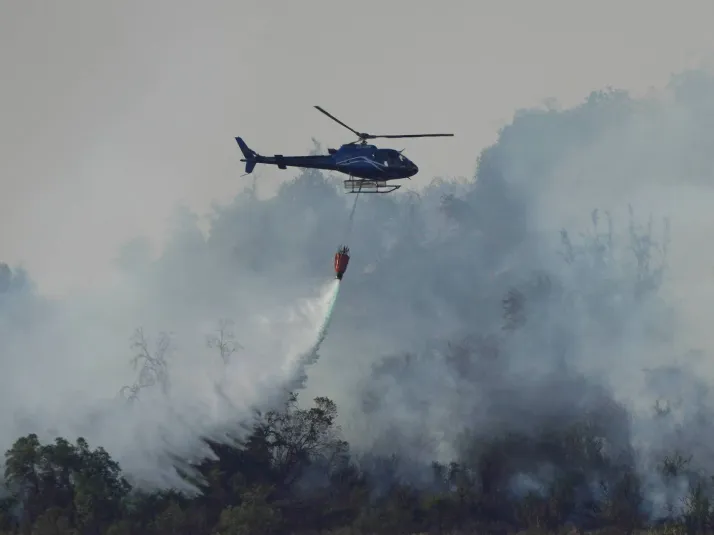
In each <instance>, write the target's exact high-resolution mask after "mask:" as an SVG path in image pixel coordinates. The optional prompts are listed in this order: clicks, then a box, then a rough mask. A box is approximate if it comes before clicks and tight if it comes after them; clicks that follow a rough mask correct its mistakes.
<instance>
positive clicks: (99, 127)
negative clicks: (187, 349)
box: [0, 0, 714, 293]
mask: <svg viewBox="0 0 714 535" xmlns="http://www.w3.org/2000/svg"><path fill="white" fill-rule="evenodd" d="M0 13H2V16H0V67H1V68H2V83H1V84H0V118H1V120H0V180H2V182H1V184H2V193H0V260H4V261H7V262H10V263H13V264H14V263H23V264H24V265H25V266H26V267H27V268H28V269H29V270H30V272H31V275H32V277H33V278H34V279H35V280H36V281H37V282H38V283H39V286H40V289H41V290H42V291H44V292H50V293H63V292H65V291H67V290H68V289H69V288H72V287H76V286H85V285H88V284H92V283H94V282H98V281H100V280H101V279H102V277H103V276H105V275H106V273H107V268H108V267H109V265H110V263H111V261H112V259H113V258H114V257H115V256H116V254H117V248H118V246H119V245H120V244H121V243H122V242H124V241H126V240H127V239H130V238H132V237H134V236H136V235H139V234H142V235H147V236H149V237H151V238H152V239H155V240H159V239H161V237H162V235H163V233H164V231H165V225H166V221H167V218H168V216H169V215H170V211H171V208H172V207H173V206H174V205H175V204H176V203H177V202H184V203H187V204H188V205H189V206H191V207H193V208H195V209H197V210H200V211H205V210H206V209H207V208H208V207H209V206H210V203H211V202H212V201H214V200H217V201H219V202H224V201H227V200H228V199H229V198H230V197H231V196H232V195H234V194H235V192H237V191H238V190H240V189H241V188H242V186H243V185H245V184H246V183H249V181H250V179H248V178H240V175H241V174H242V172H243V166H242V164H241V162H240V161H239V159H240V157H241V156H240V153H239V151H238V149H237V147H236V145H235V142H234V140H233V137H234V136H236V135H241V136H243V137H244V138H245V139H246V141H247V142H248V144H249V145H250V146H251V147H252V148H254V149H255V150H257V151H258V152H264V153H267V154H273V153H276V152H277V153H282V154H299V153H303V152H305V151H307V150H309V149H310V148H311V146H312V142H311V137H316V138H317V139H318V140H320V141H321V142H323V143H329V144H330V145H331V146H337V145H339V144H340V143H342V142H347V141H351V140H352V137H351V134H350V132H348V131H346V130H344V129H343V128H342V127H340V126H339V125H337V124H335V123H333V122H331V121H330V120H329V119H327V118H326V117H324V116H322V115H321V114H319V113H318V112H317V111H316V110H314V109H313V108H312V106H313V105H315V104H319V105H322V106H323V107H325V108H326V109H328V110H329V111H331V112H332V113H334V114H335V115H336V116H337V117H339V118H340V119H342V120H343V121H345V122H347V123H348V124H350V125H352V126H353V127H354V128H356V129H357V130H362V131H365V130H366V131H370V132H373V133H420V132H453V133H454V134H455V135H456V137H455V138H452V139H433V140H404V141H400V140H397V143H396V145H398V147H397V148H400V149H401V148H405V149H406V153H407V154H408V155H409V156H410V158H412V159H413V160H414V161H416V163H417V164H418V165H419V166H420V169H421V172H420V175H418V176H417V177H416V178H415V179H414V180H413V181H412V182H411V184H409V186H414V187H416V186H418V185H420V184H423V183H424V182H426V181H428V180H430V179H431V178H432V177H433V176H436V175H442V176H471V175H472V174H473V172H474V166H475V160H476V157H477V155H478V152H479V151H480V150H481V149H482V148H483V147H484V146H486V145H488V144H490V143H492V142H493V141H494V140H495V137H496V135H497V132H498V129H499V128H500V127H501V126H503V125H504V124H505V123H507V122H508V121H509V120H510V119H511V117H512V114H513V112H514V111H515V110H516V109H517V108H519V107H528V106H533V105H537V104H539V103H540V102H542V101H543V100H544V99H546V98H549V97H555V98H557V99H558V100H559V101H560V102H561V103H562V104H563V105H571V104H573V103H575V102H577V101H580V100H581V99H583V98H584V97H585V96H586V95H587V94H588V93H589V92H590V91H592V90H594V89H598V88H601V87H605V86H608V85H610V86H615V87H621V88H627V89H630V90H632V91H633V92H637V93H641V92H644V91H647V89H648V88H650V87H652V86H656V87H661V86H662V85H664V84H665V83H666V82H667V80H668V78H669V76H670V74H671V73H672V72H676V71H680V70H682V69H684V68H686V67H690V66H695V65H700V64H701V63H702V62H706V61H708V60H710V59H711V58H712V56H714V40H713V39H712V38H711V28H710V26H711V20H712V19H713V16H714V4H712V3H711V1H709V0H689V1H686V2H658V3H653V2H646V1H639V0H637V1H635V0H629V1H628V2H621V1H617V2H616V1H614V0H608V1H600V2H597V3H595V2H587V3H586V2H575V1H573V0H542V1H540V2H537V3H536V2H505V1H503V0H499V1H492V2H485V1H476V0H463V1H461V0H458V1H457V0H444V1H442V2H434V1H433V0H429V1H425V0H409V1H402V0H389V1H388V2H385V1H384V0H381V1H377V0H362V1H360V2H343V1H341V2H336V1H335V0H330V1H327V0H320V1H318V0H302V1H300V2H266V1H258V0H256V1H245V0H243V1H241V0H238V1H236V0H231V1H210V0H206V1H202V2H187V1H185V0H183V1H176V0H174V1H171V2H169V1H164V0H162V1H159V0H153V1H150V2H147V1H146V0H142V1H129V0H126V1H123V2H111V3H110V2H102V1H97V0H84V1H80V0H65V1H64V2H61V3H59V2H50V1H44V2H42V1H36V0H22V1H12V0H0ZM293 175H294V173H293V172H291V171H284V172H278V171H268V170H265V171H261V172H260V173H259V174H258V176H259V177H260V178H261V180H262V186H261V188H262V189H261V192H262V193H263V194H268V193H270V192H271V191H273V190H274V188H275V184H277V183H278V181H280V180H283V178H284V177H285V178H287V177H291V176H293ZM402 191H404V190H402Z"/></svg>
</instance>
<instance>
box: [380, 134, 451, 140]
mask: <svg viewBox="0 0 714 535" xmlns="http://www.w3.org/2000/svg"><path fill="white" fill-rule="evenodd" d="M369 137H370V138H371V139H374V138H378V137H383V138H391V139H395V138H403V137H454V134H404V135H389V136H387V135H384V136H369Z"/></svg>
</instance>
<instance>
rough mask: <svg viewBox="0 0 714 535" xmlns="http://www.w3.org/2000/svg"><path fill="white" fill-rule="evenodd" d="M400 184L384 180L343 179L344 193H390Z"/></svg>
mask: <svg viewBox="0 0 714 535" xmlns="http://www.w3.org/2000/svg"><path fill="white" fill-rule="evenodd" d="M399 188H401V186H399V185H397V184H387V181H386V180H369V179H360V180H354V179H350V180H345V193H391V192H393V191H396V190H398V189H399Z"/></svg>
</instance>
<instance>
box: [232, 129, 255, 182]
mask: <svg viewBox="0 0 714 535" xmlns="http://www.w3.org/2000/svg"><path fill="white" fill-rule="evenodd" d="M236 143H238V147H239V148H240V151H241V152H242V153H243V156H244V158H241V162H245V174H246V175H249V174H250V173H252V172H253V169H255V164H257V163H258V159H259V158H260V155H259V154H258V153H257V152H255V151H254V150H253V149H251V148H250V147H249V146H248V145H246V143H245V141H243V138H240V137H237V138H236Z"/></svg>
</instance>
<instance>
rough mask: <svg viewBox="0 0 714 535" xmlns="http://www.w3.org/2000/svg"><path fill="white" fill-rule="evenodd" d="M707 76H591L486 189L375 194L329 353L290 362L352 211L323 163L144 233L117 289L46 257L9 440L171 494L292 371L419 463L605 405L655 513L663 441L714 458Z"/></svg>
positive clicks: (23, 284)
mask: <svg viewBox="0 0 714 535" xmlns="http://www.w3.org/2000/svg"><path fill="white" fill-rule="evenodd" d="M712 90H714V80H712V78H711V77H709V76H708V75H707V74H705V73H700V72H693V73H685V74H683V75H680V76H676V77H674V78H673V79H672V82H671V84H670V86H668V87H667V88H666V90H664V91H662V92H660V93H659V94H656V95H652V96H648V97H647V98H643V99H634V98H632V97H630V96H628V95H627V94H626V93H623V92H617V91H614V92H594V93H593V94H591V95H590V96H589V97H588V98H587V99H586V100H585V101H584V102H583V103H582V104H581V105H580V106H577V107H575V108H572V109H566V110H558V109H550V108H548V109H533V110H521V111H518V112H517V113H516V114H515V116H514V119H513V122H512V123H511V124H509V125H508V126H507V127H505V128H504V129H503V130H502V132H501V133H500V136H499V139H498V141H497V142H496V143H495V144H494V145H493V146H491V147H489V148H487V149H485V150H484V151H482V152H481V154H480V155H479V158H478V169H477V172H476V175H475V177H474V180H471V181H465V182H457V181H445V180H434V181H433V182H432V184H431V185H429V186H428V187H426V188H425V189H424V190H422V191H420V192H419V193H418V195H409V194H405V193H402V190H400V191H399V192H396V193H394V194H391V195H360V199H359V202H360V209H359V210H357V211H356V212H355V213H354V216H353V217H354V226H353V227H352V232H351V236H350V243H349V246H350V248H351V250H352V251H354V252H355V256H354V258H352V259H351V262H350V270H349V273H348V274H347V276H346V277H345V281H344V284H343V285H342V286H343V287H342V288H341V289H340V290H339V291H340V307H339V309H338V311H337V312H336V313H335V314H334V317H332V319H331V323H330V335H329V337H327V338H325V339H324V342H323V343H322V344H321V346H320V349H319V351H320V356H321V358H320V360H319V361H317V362H315V363H314V365H312V366H311V367H309V368H305V369H304V370H301V373H298V374H297V375H293V371H294V367H295V366H297V363H298V362H299V360H296V359H299V356H301V355H305V354H306V352H307V353H309V352H310V351H312V350H313V349H314V343H315V340H316V339H318V337H319V332H320V329H321V328H322V327H323V326H322V321H323V320H324V318H325V317H328V316H329V313H328V311H330V310H331V308H332V306H333V304H334V299H336V295H337V291H338V288H339V286H338V285H337V283H335V284H334V285H329V286H328V287H327V288H326V287H325V286H324V283H325V280H326V279H327V278H330V277H331V276H332V273H331V269H330V268H331V262H330V259H331V258H332V255H333V254H334V248H335V247H336V246H337V245H339V244H340V243H341V241H342V238H343V236H342V235H341V234H342V232H343V230H344V226H343V225H344V223H345V222H346V221H349V220H350V215H349V214H350V211H351V209H352V206H351V203H352V202H353V201H354V199H353V198H352V197H349V196H346V195H344V194H343V193H342V192H341V190H340V184H341V178H340V177H332V176H326V175H323V174H321V173H318V172H314V171H306V172H303V173H301V174H300V175H299V176H298V177H297V178H296V179H295V180H293V181H291V182H289V183H286V184H285V185H283V186H282V187H281V188H280V190H279V192H278V193H277V195H276V196H275V197H272V198H269V199H265V200H261V199H258V198H257V197H256V196H255V194H254V192H253V191H252V190H250V189H247V190H245V191H243V192H241V193H240V194H238V195H237V196H236V197H235V198H234V199H233V200H232V201H231V202H230V203H228V204H227V205H225V206H222V207H216V208H215V211H214V213H213V214H212V219H211V224H210V229H209V231H208V233H207V235H204V234H203V233H202V232H201V231H200V230H199V227H198V223H197V218H196V216H195V215H194V214H191V213H190V212H189V211H187V210H178V211H177V217H176V220H175V228H174V231H173V232H172V234H171V238H170V240H168V242H167V243H166V244H165V247H164V248H163V250H162V251H161V254H159V255H158V256H157V257H154V256H152V254H151V251H149V249H148V248H147V246H146V245H145V244H143V243H142V241H141V240H140V239H137V241H136V242H134V243H132V244H129V245H127V247H126V248H125V249H124V250H123V251H122V254H121V256H120V262H119V268H120V270H121V277H120V278H119V279H118V280H117V282H116V285H115V286H114V287H110V288H106V289H105V290H104V291H102V292H95V293H92V294H90V295H73V296H70V297H68V298H66V299H62V300H54V301H51V300H48V299H45V298H43V297H42V296H41V295H37V294H36V292H34V290H33V289H32V285H31V282H30V281H31V278H32V274H31V273H30V274H24V273H22V272H18V271H15V270H13V271H12V272H9V271H8V270H5V271H2V272H0V291H2V294H0V329H1V332H0V355H1V356H0V358H2V365H3V374H2V376H1V378H0V382H2V384H0V387H2V388H0V396H3V397H2V398H0V403H1V404H2V406H3V407H4V409H3V411H2V413H0V414H1V416H0V445H1V446H3V447H7V446H9V445H10V444H11V443H12V441H13V440H14V439H15V438H16V437H17V436H18V435H19V434H21V433H27V432H30V431H35V432H39V433H40V434H42V433H45V434H55V433H59V434H63V435H68V436H74V435H77V434H84V435H85V436H86V437H87V438H88V439H89V440H90V441H92V442H96V443H101V444H102V445H105V446H106V447H107V449H108V450H109V451H110V453H112V455H114V456H116V457H117V458H118V459H119V460H120V462H122V465H123V466H124V467H125V468H126V469H127V470H129V471H130V473H132V474H133V475H134V476H135V477H139V478H141V479H142V480H144V481H147V482H149V483H150V484H153V485H165V484H169V483H171V482H175V477H174V475H173V471H172V469H171V467H170V464H169V463H168V461H167V457H166V454H167V452H168V453H171V454H176V455H184V456H188V457H191V456H193V457H200V456H201V455H206V454H207V452H205V451H203V450H202V449H201V446H200V444H201V443H200V441H199V440H198V437H199V436H200V435H206V434H211V435H212V436H221V435H222V434H227V433H230V432H231V426H232V425H234V424H235V422H236V421H237V420H239V419H240V417H241V414H242V412H243V413H245V414H247V413H248V411H249V410H250V408H251V407H252V406H254V405H255V404H260V403H265V402H267V400H269V399H271V396H272V395H273V393H275V392H277V391H278V389H280V388H282V387H283V386H285V384H286V383H285V381H288V380H290V379H291V378H294V377H296V376H299V377H301V381H300V386H303V385H304V388H305V389H306V391H307V392H306V395H310V396H311V395H326V396H328V397H331V398H332V399H334V400H335V401H336V403H337V404H338V407H339V409H340V415H341V416H340V417H341V419H342V422H341V423H342V426H343V428H344V430H345V435H346V436H345V438H346V439H347V440H348V441H349V442H350V444H351V447H352V448H353V450H354V451H355V452H357V453H361V454H365V455H366V454H375V455H376V454H379V455H386V454H390V453H393V452H399V453H400V454H401V455H402V456H404V457H405V458H409V459H410V461H413V463H415V466H418V465H420V464H426V463H427V462H429V461H430V460H434V459H437V460H440V461H443V462H448V461H450V460H455V459H459V458H464V457H468V456H469V455H473V454H474V453H473V451H474V449H479V448H481V449H484V448H487V446H488V445H487V440H488V437H493V436H496V435H499V434H504V433H517V434H521V435H523V436H526V437H531V438H537V437H538V436H540V434H541V433H543V432H544V431H543V430H554V429H555V430H559V429H565V428H568V426H572V425H579V424H580V423H581V422H582V420H583V419H584V418H586V417H587V419H589V420H588V421H589V422H590V424H589V425H592V426H593V429H595V430H596V432H597V436H598V437H600V439H602V441H603V442H604V443H606V444H607V449H608V451H611V452H619V453H618V454H619V455H622V456H623V458H628V459H632V462H633V463H635V464H636V465H637V469H638V470H640V471H641V472H642V473H643V474H654V475H652V476H651V477H649V479H648V484H649V485H651V492H650V498H651V500H652V503H653V508H655V507H658V506H657V505H656V504H657V503H660V501H661V500H660V497H661V496H664V495H665V494H666V492H665V490H666V489H665V484H664V483H663V482H662V481H660V479H659V476H656V474H655V471H654V469H653V467H652V466H651V464H652V463H653V462H654V459H655V458H657V456H658V455H660V454H661V453H662V452H666V451H674V450H677V451H686V452H691V453H692V454H693V455H694V459H695V463H697V466H698V467H701V468H703V469H709V470H713V469H714V459H712V458H711V455H710V454H709V453H708V452H707V451H705V450H704V449H703V447H702V446H701V445H702V444H705V443H707V442H708V441H709V440H708V439H709V438H711V429H710V428H709V427H707V426H705V425H703V424H701V422H702V421H703V420H702V418H703V417H704V416H706V415H709V414H711V410H712V407H713V406H712V399H711V394H710V393H709V385H710V383H711V381H712V379H713V378H714V374H713V373H712V368H711V366H710V365H709V364H708V361H707V359H706V358H705V356H706V355H707V353H708V352H709V350H710V346H711V340H710V336H711V335H710V331H711V329H710V328H709V326H708V322H707V318H708V303H709V302H710V297H711V296H712V295H714V285H712V282H711V281H712V280H713V279H712V275H713V273H712V266H714V257H713V255H712V254H710V253H709V248H708V247H707V243H708V237H709V236H708V232H709V229H711V228H714V220H712V219H714V215H712V212H711V210H710V206H711V204H712V201H714V195H713V193H712V185H711V184H712V172H713V170H714V150H712V149H713V148H714V146H712V143H713V142H712V137H711V136H710V135H709V134H710V130H711V125H712V124H714V98H713V97H712V96H711V95H713V94H714V91H712ZM474 156H476V154H474ZM411 157H413V159H415V160H416V161H417V163H418V161H419V159H420V158H428V149H426V151H425V152H422V153H421V156H420V155H418V154H415V155H412V156H411ZM447 171H448V170H447ZM237 172H238V171H237ZM273 172H274V171H272V170H269V169H264V170H262V171H261V173H262V175H261V176H262V177H263V178H261V179H262V180H270V177H271V176H273ZM275 173H278V171H275ZM275 176H278V175H277V174H276V175H275ZM296 303H298V304H297V305H296ZM300 303H302V304H300ZM221 320H227V321H223V322H221ZM228 325H230V326H231V327H230V336H227V334H226V333H227V328H226V326H228ZM221 326H223V327H221ZM137 328H142V329H143V330H142V332H143V333H144V337H143V342H142V338H141V337H139V338H135V339H134V341H133V342H132V339H131V336H132V333H134V332H135V330H136V329H137ZM161 333H166V335H165V336H163V337H162V334H161ZM221 333H223V334H221ZM207 337H209V339H210V340H212V341H213V342H212V343H211V344H208V343H207ZM216 340H218V341H219V342H216ZM220 340H223V342H220ZM226 340H228V341H229V342H230V343H228V342H226ZM132 343H134V346H133V348H132ZM142 344H143V345H142ZM227 344H228V345H227ZM231 344H232V345H231ZM229 346H230V347H229ZM221 348H222V349H221ZM142 351H143V354H144V357H140V358H139V361H141V362H152V360H151V359H153V362H155V363H157V365H158V368H159V369H164V368H163V366H164V364H162V363H164V362H165V369H166V370H167V372H166V377H167V379H166V381H165V382H164V383H161V381H160V380H159V379H158V377H159V376H160V374H157V373H154V372H152V373H153V375H152V374H149V375H150V376H151V377H153V379H146V380H147V381H149V382H151V381H154V383H152V384H154V386H152V387H150V388H146V389H143V390H140V391H139V394H138V398H139V401H138V402H137V403H134V404H130V407H131V408H129V409H127V405H126V402H125V400H124V396H122V397H121V399H119V400H117V399H116V398H117V396H118V393H119V392H120V391H121V389H122V387H123V386H125V385H128V386H131V385H134V384H136V382H137V381H138V380H139V379H138V378H137V377H138V374H139V371H140V370H141V365H139V367H138V368H137V369H136V370H135V369H133V368H132V367H131V365H130V361H131V358H132V357H134V356H136V354H142ZM147 356H148V357H151V358H146V357H147ZM139 361H138V362H139ZM302 372H304V373H302ZM147 373H148V372H147ZM305 374H307V375H306V376H305ZM305 377H307V380H306V381H304V379H305ZM157 385H158V386H157ZM161 385H164V386H163V388H164V389H165V391H166V392H167V393H166V394H163V393H162V387H161ZM216 385H218V386H216ZM124 392H125V393H126V392H127V390H125V391H124ZM303 399H304V396H303ZM656 407H660V409H658V410H655V408H656ZM661 407H665V409H662V408H661ZM593 432H595V431H593ZM137 437H140V439H138V440H137ZM519 451H520V450H519ZM519 451H515V452H514V454H513V455H514V459H516V460H514V467H515V468H514V474H521V475H520V476H519V477H518V478H516V480H517V481H519V482H520V483H519V484H521V485H522V484H524V483H523V482H524V481H530V482H531V483H529V484H536V485H537V484H541V483H542V482H543V481H544V480H546V479H547V475H544V474H546V473H547V470H546V468H545V467H547V466H549V463H550V464H552V463H554V462H555V460H553V459H544V458H541V457H539V456H537V455H535V454H534V453H533V452H527V451H525V450H523V451H520V453H519ZM417 472H418V470H416V471H412V473H411V475H412V476H414V477H417V476H418V473H417ZM533 481H535V482H536V483H532V482H533ZM517 486H518V485H516V487H517ZM658 500H660V501H658Z"/></svg>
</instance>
